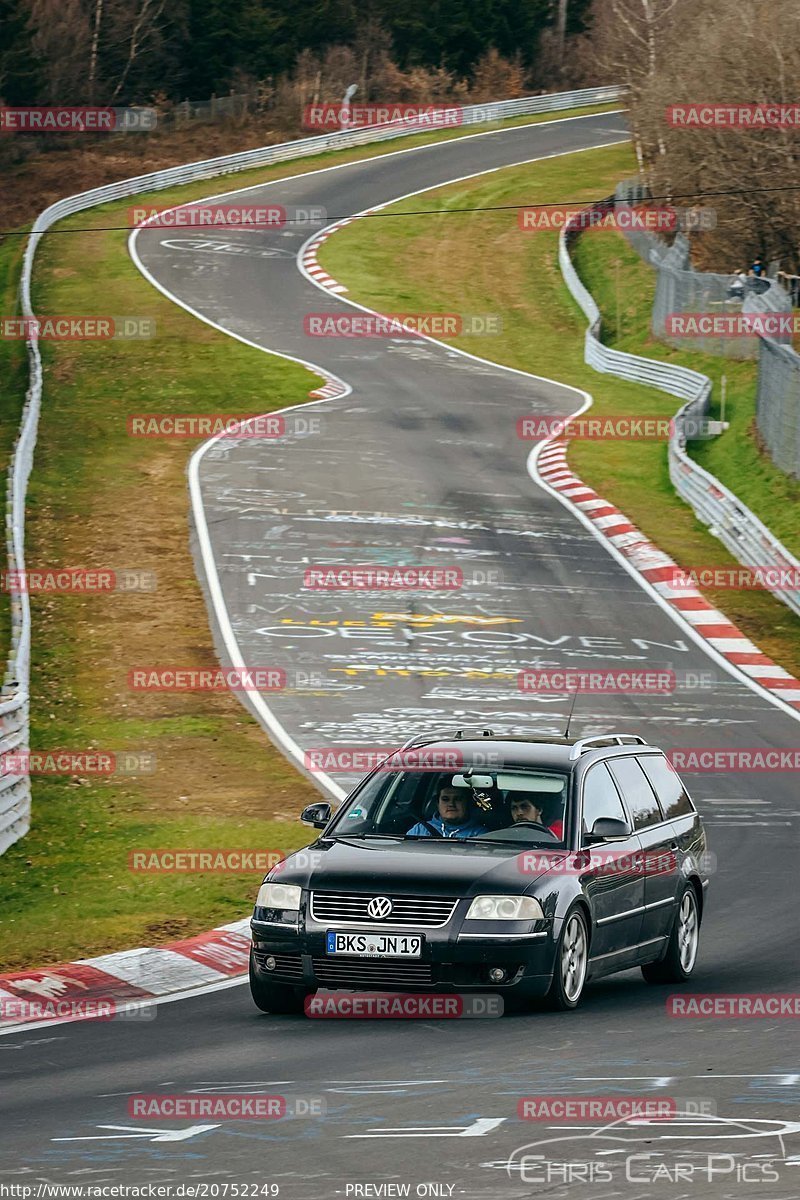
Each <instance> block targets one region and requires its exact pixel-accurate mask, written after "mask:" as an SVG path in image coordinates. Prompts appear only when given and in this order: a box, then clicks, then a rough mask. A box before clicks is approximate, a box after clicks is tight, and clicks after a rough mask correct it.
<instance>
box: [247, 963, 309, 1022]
mask: <svg viewBox="0 0 800 1200" xmlns="http://www.w3.org/2000/svg"><path fill="white" fill-rule="evenodd" d="M250 995H251V996H252V997H253V1003H254V1004H255V1006H256V1008H260V1009H261V1011H262V1012H268V1013H274V1014H275V1015H276V1016H282V1015H285V1014H288V1013H301V1012H303V1001H304V1000H305V998H306V993H305V992H304V991H303V990H302V989H300V988H294V987H291V986H290V985H289V984H286V983H273V981H272V980H271V979H265V978H264V977H263V975H261V974H259V972H258V971H257V970H256V967H255V963H254V961H253V951H252V950H251V951H250Z"/></svg>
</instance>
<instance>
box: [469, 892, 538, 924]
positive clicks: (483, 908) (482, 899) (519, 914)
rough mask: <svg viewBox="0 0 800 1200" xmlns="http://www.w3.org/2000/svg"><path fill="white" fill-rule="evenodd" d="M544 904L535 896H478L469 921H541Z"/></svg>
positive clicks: (473, 904)
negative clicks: (535, 898)
mask: <svg viewBox="0 0 800 1200" xmlns="http://www.w3.org/2000/svg"><path fill="white" fill-rule="evenodd" d="M543 918H544V913H543V912H542V906H541V904H540V903H539V901H538V900H534V898H533V896H476V897H475V899H474V900H473V901H472V904H470V906H469V912H468V913H467V917H466V919H467V920H468V921H541V920H542V919H543Z"/></svg>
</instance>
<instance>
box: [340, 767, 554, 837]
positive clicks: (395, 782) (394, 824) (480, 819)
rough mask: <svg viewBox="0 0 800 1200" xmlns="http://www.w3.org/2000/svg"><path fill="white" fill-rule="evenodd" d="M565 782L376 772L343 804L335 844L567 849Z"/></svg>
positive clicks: (509, 774)
mask: <svg viewBox="0 0 800 1200" xmlns="http://www.w3.org/2000/svg"><path fill="white" fill-rule="evenodd" d="M568 782H569V781H568V777H567V775H566V774H564V773H563V772H560V771H554V770H550V769H545V768H531V767H513V766H509V767H506V768H504V769H503V770H492V771H485V770H484V769H482V768H477V769H476V770H475V771H474V772H471V771H470V770H469V769H468V768H465V769H464V771H462V772H455V773H454V772H453V771H452V770H451V771H429V770H428V771H389V770H383V771H381V770H378V771H376V772H375V773H374V774H373V775H371V776H370V778H369V779H367V780H366V782H365V783H364V784H363V785H362V786H361V787H360V788H359V789H358V790H357V791H356V792H355V793H354V794H353V796H352V797H351V798H350V800H349V801H348V802H347V803H346V805H345V807H344V809H343V810H342V812H341V814H340V816H339V818H338V819H337V821H336V823H335V826H334V827H333V829H332V830H331V832H330V836H333V837H358V838H369V837H394V838H402V839H403V840H410V839H417V838H418V839H420V840H422V839H429V838H436V839H449V840H459V841H464V840H469V841H474V840H479V839H483V840H485V841H491V842H503V843H507V844H509V845H522V846H529V845H536V846H548V847H551V846H552V847H554V848H558V847H563V846H564V844H565V843H564V820H565V811H566V802H567V791H568Z"/></svg>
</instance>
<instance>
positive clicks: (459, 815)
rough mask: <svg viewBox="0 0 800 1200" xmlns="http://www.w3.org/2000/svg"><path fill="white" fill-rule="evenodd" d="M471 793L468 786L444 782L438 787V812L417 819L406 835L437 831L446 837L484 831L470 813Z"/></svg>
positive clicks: (458, 836) (420, 834)
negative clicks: (454, 785) (419, 819)
mask: <svg viewBox="0 0 800 1200" xmlns="http://www.w3.org/2000/svg"><path fill="white" fill-rule="evenodd" d="M471 802H472V793H471V792H470V790H469V789H468V788H457V787H453V785H452V784H450V783H444V784H442V786H441V787H440V788H439V796H438V803H437V807H438V809H439V811H438V814H437V813H434V815H433V816H432V817H431V818H430V819H429V820H428V821H427V822H425V821H418V822H417V824H416V825H412V827H411V828H410V829H409V831H408V834H407V836H408V837H435V836H436V834H437V833H438V834H439V835H440V836H441V837H446V838H469V837H477V836H478V835H479V834H481V833H486V832H487V830H486V826H485V825H482V824H481V822H480V821H479V820H478V818H477V816H475V815H472V814H470V805H471Z"/></svg>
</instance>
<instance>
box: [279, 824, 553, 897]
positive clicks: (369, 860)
mask: <svg viewBox="0 0 800 1200" xmlns="http://www.w3.org/2000/svg"><path fill="white" fill-rule="evenodd" d="M565 857H566V851H563V850H551V849H548V850H547V851H546V852H545V851H543V850H541V849H539V850H536V851H534V854H533V856H532V858H533V861H531V859H529V860H528V861H526V860H525V856H524V853H523V852H522V851H521V850H520V848H519V846H517V845H514V846H499V845H498V846H495V845H489V844H487V843H483V844H480V843H476V842H466V841H456V840H455V839H453V840H451V841H447V842H443V841H439V839H437V838H431V839H430V840H428V839H425V840H420V841H413V842H397V841H389V840H388V839H387V840H386V841H378V840H376V841H355V840H354V841H337V842H329V841H325V840H324V839H323V840H321V841H319V842H316V843H315V844H314V845H313V846H309V847H308V848H307V849H306V850H300V851H298V852H297V853H296V854H290V855H289V856H288V857H287V858H286V859H285V861H284V862H282V863H281V864H280V866H279V867H278V868H276V869H275V870H274V871H271V872H270V874H269V878H270V879H276V880H280V881H281V882H282V883H295V884H300V885H301V886H302V887H305V888H311V889H312V890H316V891H331V892H339V891H341V892H370V893H375V892H376V891H381V892H389V893H396V894H397V893H401V894H402V893H409V892H410V893H412V894H413V893H419V894H420V895H427V896H472V895H478V894H479V893H480V892H481V891H482V890H486V889H487V888H488V889H489V891H491V892H500V891H503V890H505V889H507V890H508V891H509V892H510V893H512V894H517V893H519V892H524V891H527V889H528V888H529V887H530V885H531V884H533V883H534V882H535V881H536V880H537V879H540V878H541V877H542V876H543V875H547V874H548V873H549V869H548V868H549V867H552V866H554V865H555V864H556V863H559V862H563V860H564V858H565ZM542 860H544V863H543V862H542Z"/></svg>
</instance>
